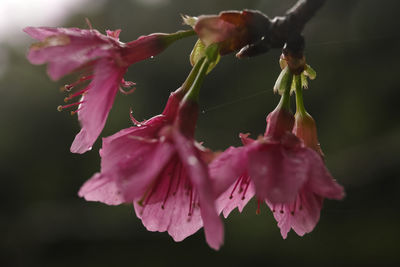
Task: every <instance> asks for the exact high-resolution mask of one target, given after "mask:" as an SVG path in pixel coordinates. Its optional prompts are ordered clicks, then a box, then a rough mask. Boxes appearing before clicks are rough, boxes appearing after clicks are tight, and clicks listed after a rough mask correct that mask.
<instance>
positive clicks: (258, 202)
mask: <svg viewBox="0 0 400 267" xmlns="http://www.w3.org/2000/svg"><path fill="white" fill-rule="evenodd" d="M260 203H261V200H260V199H257V210H256V214H257V215H259V214H260V212H261V209H260Z"/></svg>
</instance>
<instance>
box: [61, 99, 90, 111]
mask: <svg viewBox="0 0 400 267" xmlns="http://www.w3.org/2000/svg"><path fill="white" fill-rule="evenodd" d="M84 102H85V101H79V102H76V103H72V104H68V105H64V106H61V105H59V106H58V107H57V110H58V111H63V109H66V108H69V107H73V106H77V105H80V104H82V103H84Z"/></svg>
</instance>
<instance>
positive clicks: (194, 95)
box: [183, 59, 210, 102]
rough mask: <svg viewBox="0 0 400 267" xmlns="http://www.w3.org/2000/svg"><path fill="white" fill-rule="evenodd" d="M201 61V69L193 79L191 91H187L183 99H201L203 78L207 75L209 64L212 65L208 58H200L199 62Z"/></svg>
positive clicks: (196, 100)
mask: <svg viewBox="0 0 400 267" xmlns="http://www.w3.org/2000/svg"><path fill="white" fill-rule="evenodd" d="M199 62H201V67H200V71H199V72H198V74H197V76H196V79H195V80H194V81H193V83H192V86H191V87H190V89H189V91H188V92H187V93H186V95H185V97H184V99H183V101H187V100H192V101H195V102H198V100H199V93H200V87H201V85H202V84H203V80H204V77H205V76H206V73H207V70H208V66H210V61H208V60H207V59H206V60H199V61H198V63H199ZM196 65H197V64H196Z"/></svg>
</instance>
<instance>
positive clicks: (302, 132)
mask: <svg viewBox="0 0 400 267" xmlns="http://www.w3.org/2000/svg"><path fill="white" fill-rule="evenodd" d="M294 117H295V123H294V128H293V133H294V134H295V135H296V136H297V137H299V138H300V139H302V140H303V142H304V144H305V145H306V146H307V147H309V148H311V149H313V150H315V151H316V152H317V153H318V154H319V155H320V156H321V157H322V158H323V157H324V153H323V152H322V150H321V146H320V144H319V142H318V137H317V126H316V124H315V121H314V119H313V118H312V117H311V115H310V114H308V113H307V112H305V113H304V114H302V113H299V112H296V114H295V116H294Z"/></svg>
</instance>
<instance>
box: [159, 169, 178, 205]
mask: <svg viewBox="0 0 400 267" xmlns="http://www.w3.org/2000/svg"><path fill="white" fill-rule="evenodd" d="M177 164H178V163H177ZM177 164H175V166H174V169H173V170H172V173H171V175H170V179H169V183H168V189H167V193H166V194H165V197H164V200H163V203H162V204H161V209H164V208H165V203H166V202H167V199H168V197H169V192H170V191H171V187H172V182H173V178H174V173H175V169H176V165H177Z"/></svg>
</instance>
